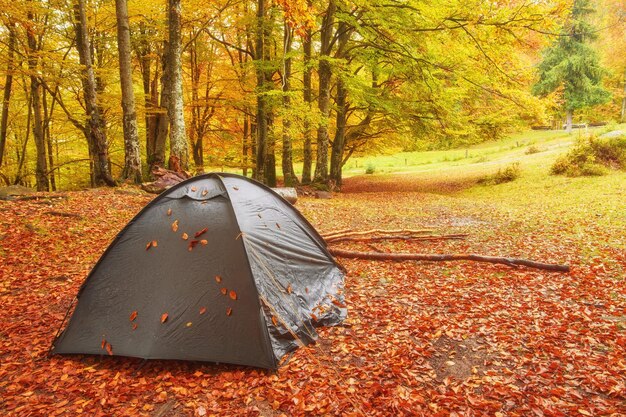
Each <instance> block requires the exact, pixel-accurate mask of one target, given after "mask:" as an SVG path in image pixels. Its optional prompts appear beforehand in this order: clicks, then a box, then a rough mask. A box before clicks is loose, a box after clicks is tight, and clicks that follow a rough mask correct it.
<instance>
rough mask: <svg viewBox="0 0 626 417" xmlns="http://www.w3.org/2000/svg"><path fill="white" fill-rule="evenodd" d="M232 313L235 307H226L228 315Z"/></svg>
mask: <svg viewBox="0 0 626 417" xmlns="http://www.w3.org/2000/svg"><path fill="white" fill-rule="evenodd" d="M231 314H233V309H232V308H230V307H228V308H227V309H226V315H227V316H230V315H231Z"/></svg>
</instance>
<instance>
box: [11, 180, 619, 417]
mask: <svg viewBox="0 0 626 417" xmlns="http://www.w3.org/2000/svg"><path fill="white" fill-rule="evenodd" d="M64 195H65V196H66V198H60V199H51V200H42V201H22V202H1V201H0V212H1V213H2V217H1V218H0V226H1V228H0V232H1V234H0V262H1V267H0V285H1V287H0V297H1V298H0V301H1V305H2V313H1V314H0V398H1V399H0V414H1V415H7V416H40V415H41V416H57V415H61V416H74V415H76V414H79V413H84V414H85V415H90V416H126V415H128V416H135V415H145V416H158V417H167V416H187V415H189V416H205V415H206V416H210V415H215V416H259V415H260V416H282V415H285V416H290V415H310V416H318V415H355V416H357V415H368V416H370V415H372V416H402V415H406V416H408V415H417V416H419V415H425V416H430V415H433V416H479V415H489V416H527V415H529V416H539V417H541V416H578V415H581V416H624V415H626V386H625V383H626V355H625V353H626V279H625V278H624V277H625V274H626V250H625V248H626V241H625V239H626V238H625V233H624V230H619V228H614V229H611V228H610V227H607V226H606V224H605V225H599V224H598V222H596V219H595V218H594V216H592V215H586V214H584V212H581V214H580V216H578V218H577V221H576V224H575V225H574V224H570V222H571V220H567V221H565V220H560V219H559V218H558V216H552V217H546V216H542V214H541V213H540V212H539V211H538V210H534V211H533V209H532V208H529V210H527V211H511V210H508V209H506V208H502V207H500V206H499V205H498V204H497V203H496V202H484V201H483V202H477V201H473V200H470V199H464V198H458V197H449V196H438V195H432V194H423V193H416V192H396V193H359V194H345V195H335V196H334V198H333V199H331V200H315V199H307V198H305V199H301V200H300V201H299V202H298V205H297V206H298V207H299V209H300V210H301V211H302V212H303V213H304V214H305V216H306V217H308V218H309V219H310V220H311V221H312V223H313V224H314V225H316V226H317V227H318V228H319V229H320V230H321V231H329V230H333V229H343V228H353V229H356V230H364V229H370V228H374V227H377V228H379V227H382V228H389V229H396V228H423V227H432V228H433V230H434V231H435V232H437V233H469V237H468V238H467V239H465V240H462V241H434V242H423V241H422V242H413V243H410V242H409V243H407V242H400V243H397V242H392V243H380V242H377V243H375V244H373V245H367V244H363V243H351V244H350V243H348V244H346V243H344V244H342V245H343V246H342V247H345V248H349V249H354V250H379V251H413V252H423V253H436V252H440V253H453V252H455V253H459V252H475V253H480V254H485V255H499V256H503V255H510V256H517V257H524V258H530V259H534V260H539V261H544V262H555V263H568V264H570V265H571V266H572V272H571V273H569V274H555V273H547V272H543V271H537V270H531V269H524V268H519V269H513V268H510V267H506V266H500V265H491V264H476V263H469V262H467V263H460V262H459V263H417V262H404V263H390V262H368V261H362V260H350V261H343V264H344V266H345V267H346V268H347V269H348V271H349V274H348V276H347V278H346V299H347V301H348V304H349V318H348V319H347V320H346V322H345V324H344V325H343V326H340V327H335V328H328V329H322V330H321V339H320V341H319V343H318V344H316V345H314V346H310V347H307V348H304V349H300V350H298V351H297V352H296V353H295V354H294V355H293V357H292V358H291V360H290V361H289V362H288V363H287V364H286V365H284V366H283V367H282V368H281V369H280V370H279V371H278V372H277V373H275V374H273V373H269V372H266V371H264V370H258V369H250V368H245V367H238V366H229V365H215V364H208V363H197V362H177V361H149V362H142V361H141V360H138V359H130V358H119V357H107V356H102V357H98V356H80V355H77V356H54V357H48V356H47V353H48V349H49V347H50V344H51V342H52V340H53V338H54V336H55V333H56V331H57V329H58V327H59V325H60V323H61V322H62V320H63V317H64V314H65V312H66V309H67V307H68V305H69V304H70V301H71V300H72V298H73V297H74V295H75V294H76V292H77V290H78V288H79V286H80V284H81V283H82V281H83V279H84V278H85V277H86V275H87V273H88V272H89V270H90V268H91V267H92V266H93V265H94V263H95V262H96V261H97V260H98V258H99V256H100V254H101V253H102V252H103V251H104V249H105V248H106V247H107V245H108V243H109V242H110V241H111V240H112V239H113V237H114V236H115V234H116V233H117V232H118V231H119V230H120V229H121V228H122V227H123V226H124V225H125V224H126V222H127V221H128V220H130V219H131V218H132V217H133V216H134V214H135V213H136V212H137V211H138V210H139V209H140V208H141V207H142V206H144V205H145V204H146V203H147V202H148V201H149V199H150V197H147V196H145V195H141V194H136V193H132V192H124V191H121V192H120V190H117V191H114V190H105V189H96V190H91V191H83V192H73V193H66V194H64ZM564 210H565V209H564ZM568 212H569V211H568ZM61 213H62V214H65V216H61V215H59V214H61ZM68 214H69V215H70V216H69V217H68V216H67V215H68ZM622 214H623V213H622ZM568 219H569V218H568Z"/></svg>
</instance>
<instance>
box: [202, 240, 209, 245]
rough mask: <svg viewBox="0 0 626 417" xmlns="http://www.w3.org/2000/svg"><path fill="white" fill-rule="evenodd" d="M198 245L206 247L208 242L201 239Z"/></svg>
mask: <svg viewBox="0 0 626 417" xmlns="http://www.w3.org/2000/svg"><path fill="white" fill-rule="evenodd" d="M200 243H201V244H202V246H206V245H208V244H209V241H208V240H206V239H202V240H201V241H200Z"/></svg>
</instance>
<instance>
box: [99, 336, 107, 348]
mask: <svg viewBox="0 0 626 417" xmlns="http://www.w3.org/2000/svg"><path fill="white" fill-rule="evenodd" d="M106 344H107V341H106V340H105V339H104V337H103V338H102V343H101V344H100V349H104V346H105V345H106Z"/></svg>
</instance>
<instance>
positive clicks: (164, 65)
mask: <svg viewBox="0 0 626 417" xmlns="http://www.w3.org/2000/svg"><path fill="white" fill-rule="evenodd" d="M168 50H169V43H168V42H167V41H165V42H164V43H163V54H162V55H161V78H160V82H161V95H160V97H159V99H158V100H157V88H156V86H157V85H158V81H157V78H158V77H157V76H156V74H155V78H154V80H153V82H152V92H153V95H152V97H153V99H152V100H153V103H157V101H158V109H157V110H156V113H155V120H154V129H155V133H154V135H155V141H154V154H153V155H154V157H153V162H152V164H151V165H150V172H152V168H154V167H157V166H158V167H164V166H165V145H166V142H167V134H168V132H169V127H170V118H169V116H168V114H167V112H168V110H167V109H168V108H169V106H170V104H169V103H170V100H171V89H170V78H171V77H170V73H169V70H168V62H167V56H168V54H169V52H168Z"/></svg>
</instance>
